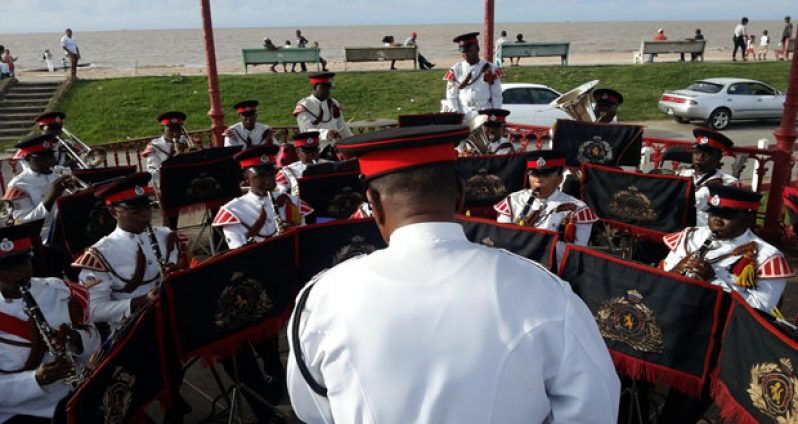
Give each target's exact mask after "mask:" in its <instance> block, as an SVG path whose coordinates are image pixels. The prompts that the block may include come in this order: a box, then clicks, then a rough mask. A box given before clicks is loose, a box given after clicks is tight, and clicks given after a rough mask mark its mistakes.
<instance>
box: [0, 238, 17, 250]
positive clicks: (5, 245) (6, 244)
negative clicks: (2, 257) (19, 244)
mask: <svg viewBox="0 0 798 424" xmlns="http://www.w3.org/2000/svg"><path fill="white" fill-rule="evenodd" d="M12 250H14V242H13V241H11V240H9V239H7V238H5V239H3V241H2V242H0V251H3V252H10V251H12Z"/></svg>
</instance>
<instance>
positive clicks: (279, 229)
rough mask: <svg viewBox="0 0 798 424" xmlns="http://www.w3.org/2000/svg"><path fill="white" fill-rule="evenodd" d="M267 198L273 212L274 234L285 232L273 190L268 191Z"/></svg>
mask: <svg viewBox="0 0 798 424" xmlns="http://www.w3.org/2000/svg"><path fill="white" fill-rule="evenodd" d="M269 200H271V202H272V212H273V213H274V227H275V230H274V235H276V236H279V235H280V234H282V233H284V232H285V222H283V218H281V217H280V210H279V209H278V208H277V202H275V200H274V192H272V191H269Z"/></svg>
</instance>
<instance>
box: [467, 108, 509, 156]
mask: <svg viewBox="0 0 798 424" xmlns="http://www.w3.org/2000/svg"><path fill="white" fill-rule="evenodd" d="M479 114H480V115H483V116H485V122H484V123H483V124H482V125H481V126H480V127H479V128H477V129H475V130H474V131H471V134H470V135H469V136H468V138H467V139H465V140H463V141H462V142H460V144H459V145H458V146H457V153H458V155H459V156H478V155H509V154H513V153H516V152H520V151H521V145H520V144H519V143H511V142H510V140H508V139H507V133H506V128H505V122H506V121H507V115H509V114H510V111H509V110H505V109H482V110H480V111H479Z"/></svg>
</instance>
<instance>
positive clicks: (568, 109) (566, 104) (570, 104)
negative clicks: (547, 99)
mask: <svg viewBox="0 0 798 424" xmlns="http://www.w3.org/2000/svg"><path fill="white" fill-rule="evenodd" d="M598 83H599V80H593V81H590V82H586V83H584V84H582V85H580V86H579V87H576V88H574V89H573V90H571V91H569V92H567V93H565V94H563V95H562V96H560V97H557V98H556V99H554V100H553V101H552V102H551V103H549V106H552V107H555V108H557V109H560V110H562V111H564V112H565V113H567V114H568V115H569V116H570V117H571V118H573V119H574V120H575V121H582V122H596V115H595V113H593V105H592V104H591V101H590V92H591V91H593V87H595V86H596V85H598Z"/></svg>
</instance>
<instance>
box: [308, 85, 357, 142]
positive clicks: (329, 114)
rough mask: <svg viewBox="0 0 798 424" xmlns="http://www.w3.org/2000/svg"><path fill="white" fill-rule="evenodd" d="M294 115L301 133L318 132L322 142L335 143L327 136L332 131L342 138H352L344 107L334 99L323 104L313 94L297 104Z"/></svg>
mask: <svg viewBox="0 0 798 424" xmlns="http://www.w3.org/2000/svg"><path fill="white" fill-rule="evenodd" d="M293 115H294V117H296V124H297V126H299V132H307V131H318V132H319V139H320V140H321V141H334V140H331V138H330V137H328V135H327V134H328V133H329V131H330V130H335V131H338V133H339V134H341V137H342V138H346V137H351V136H352V130H350V129H349V126H347V125H346V122H345V121H344V113H343V107H342V106H341V103H339V102H338V100H335V99H333V98H329V99H327V100H325V101H323V102H322V101H321V100H319V99H317V98H316V96H313V95H312V94H311V95H310V96H308V97H305V98H304V99H302V100H300V101H299V102H297V104H296V108H294V113H293Z"/></svg>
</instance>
